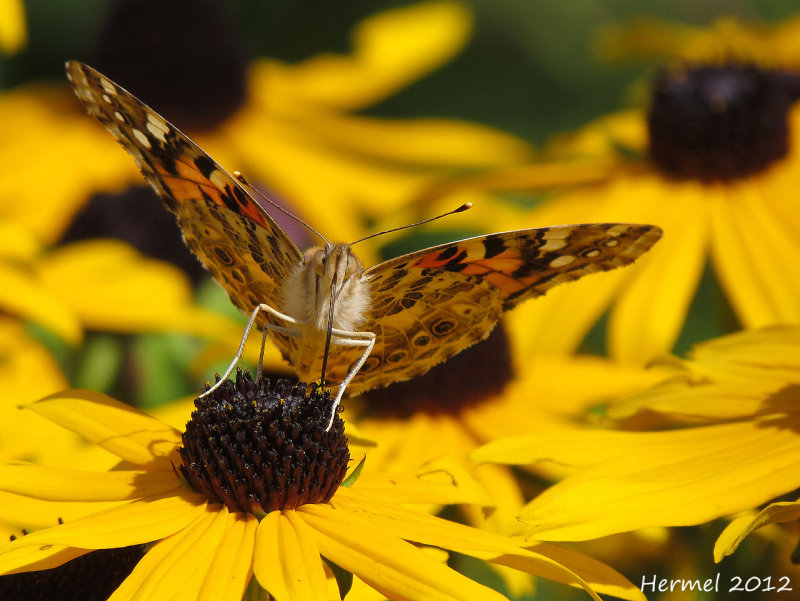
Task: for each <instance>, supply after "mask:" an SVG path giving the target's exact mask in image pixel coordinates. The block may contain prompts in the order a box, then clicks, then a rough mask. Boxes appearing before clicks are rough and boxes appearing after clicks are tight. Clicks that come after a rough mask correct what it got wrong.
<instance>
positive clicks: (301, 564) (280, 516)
mask: <svg viewBox="0 0 800 601" xmlns="http://www.w3.org/2000/svg"><path fill="white" fill-rule="evenodd" d="M294 514H295V512H294V511H292V510H286V511H283V512H281V511H273V512H271V513H269V514H267V515H266V516H265V517H264V519H262V520H261V524H259V526H258V531H257V533H256V545H255V550H254V560H253V569H254V571H255V574H256V578H258V582H259V583H260V584H261V586H262V587H264V588H265V589H267V590H268V591H269V594H270V595H271V596H272V597H274V598H275V600H276V601H327V600H328V593H327V585H326V580H325V571H324V569H323V567H322V559H321V558H320V556H319V551H318V550H317V545H316V542H315V539H314V536H313V534H312V533H311V531H310V530H309V528H308V526H306V524H305V523H303V522H302V520H300V519H298V518H297V516H296V515H294Z"/></svg>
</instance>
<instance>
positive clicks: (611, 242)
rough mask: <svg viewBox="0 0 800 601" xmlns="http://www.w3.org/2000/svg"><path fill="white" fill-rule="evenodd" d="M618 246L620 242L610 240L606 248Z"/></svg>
mask: <svg viewBox="0 0 800 601" xmlns="http://www.w3.org/2000/svg"><path fill="white" fill-rule="evenodd" d="M617 244H619V240H609V241H608V242H606V246H616V245H617Z"/></svg>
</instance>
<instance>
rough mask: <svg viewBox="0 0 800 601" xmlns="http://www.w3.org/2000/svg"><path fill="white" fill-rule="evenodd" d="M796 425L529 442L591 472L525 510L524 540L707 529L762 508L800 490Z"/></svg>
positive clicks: (788, 421)
mask: <svg viewBox="0 0 800 601" xmlns="http://www.w3.org/2000/svg"><path fill="white" fill-rule="evenodd" d="M796 421H797V418H796V417H794V416H787V417H779V418H772V419H759V420H752V421H747V422H741V423H732V424H724V425H718V426H707V427H699V428H688V429H683V430H674V431H666V432H647V433H629V432H591V433H585V434H589V436H584V435H583V433H580V432H563V433H561V436H560V437H559V436H557V434H556V433H553V434H552V435H551V436H549V437H547V438H549V441H548V440H545V439H543V438H542V437H541V436H539V435H535V436H532V437H531V438H530V440H529V443H532V444H535V443H536V442H537V440H536V439H537V438H538V439H539V440H538V443H542V444H539V445H538V446H539V451H538V453H539V455H540V457H541V458H549V459H551V460H555V461H564V462H575V463H580V462H582V463H583V464H584V465H587V466H588V467H586V468H585V469H582V470H580V471H579V472H577V473H575V474H574V475H572V476H570V477H568V478H566V479H564V480H562V481H561V482H559V483H558V484H556V485H554V486H552V487H550V488H549V489H547V490H546V491H545V492H543V493H542V494H541V495H539V496H538V497H536V498H535V499H533V501H531V502H530V503H529V504H528V505H527V506H526V508H525V509H524V510H523V511H522V512H521V514H520V520H522V521H523V522H524V523H525V525H524V526H522V528H521V529H522V530H523V531H524V533H525V536H526V539H527V540H585V539H588V538H597V537H600V536H605V535H608V534H612V533H615V532H624V531H628V530H634V529H638V528H647V527H651V526H687V525H693V524H700V523H703V522H707V521H709V520H712V519H714V518H717V517H721V516H724V515H730V514H733V513H736V512H739V511H743V510H745V509H748V508H750V507H754V506H757V505H759V504H761V503H764V502H766V501H768V500H769V499H772V498H774V497H776V496H779V495H781V494H784V493H786V492H788V491H790V490H793V489H795V488H796V487H798V486H800V479H798V461H797V457H800V440H798V438H797V435H796V431H797V424H796ZM556 438H560V440H556ZM530 449H531V447H529V450H530ZM592 451H595V454H596V457H595V459H594V460H593V459H592V458H591V457H590V454H591V452H592ZM529 458H530V456H529ZM586 499H591V501H592V502H591V503H587V502H586Z"/></svg>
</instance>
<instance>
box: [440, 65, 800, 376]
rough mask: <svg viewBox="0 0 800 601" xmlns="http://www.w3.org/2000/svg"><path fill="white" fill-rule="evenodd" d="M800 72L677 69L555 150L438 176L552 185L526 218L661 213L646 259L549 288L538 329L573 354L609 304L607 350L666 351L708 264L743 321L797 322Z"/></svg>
mask: <svg viewBox="0 0 800 601" xmlns="http://www.w3.org/2000/svg"><path fill="white" fill-rule="evenodd" d="M798 83H800V76H795V75H792V74H788V73H783V72H778V71H769V70H759V69H756V68H755V67H752V66H746V65H717V66H694V67H688V68H676V69H673V70H670V71H665V72H662V73H661V74H660V76H659V77H658V78H657V79H656V81H655V83H654V85H653V92H652V102H651V107H650V110H649V113H647V114H645V113H644V112H640V111H629V112H626V113H622V114H618V115H611V116H609V117H606V118H602V119H599V120H597V121H596V122H594V123H591V124H589V125H588V126H586V127H585V128H584V129H582V130H580V131H578V132H576V133H575V134H573V135H570V136H563V137H561V138H559V139H557V140H555V141H554V142H553V144H552V145H551V147H550V148H549V149H548V153H549V157H550V160H548V161H545V162H542V163H539V164H531V165H529V166H527V167H519V168H509V169H506V170H500V171H497V172H494V173H488V174H486V175H483V176H481V175H476V176H473V177H472V178H466V179H463V180H461V181H458V180H457V181H454V182H449V183H444V184H441V185H440V186H439V187H438V190H436V189H434V190H433V191H432V193H435V194H443V193H446V192H448V191H451V190H458V189H462V188H475V189H484V190H489V189H492V190H514V189H516V190H519V189H538V190H547V191H549V194H548V195H546V196H545V198H544V201H543V202H542V203H541V204H540V205H539V206H537V207H536V208H534V209H532V210H531V211H530V214H529V216H528V217H527V219H526V222H525V225H527V226H533V225H544V224H547V225H550V224H556V223H575V222H587V221H599V222H604V221H631V222H639V223H653V224H656V225H659V226H661V227H662V228H663V230H664V237H663V239H662V241H661V242H660V243H659V245H658V246H657V247H656V248H655V249H654V250H653V252H650V253H648V255H647V256H645V257H642V259H641V260H640V261H638V264H637V265H635V266H633V267H631V268H629V269H625V270H621V271H619V272H612V273H610V274H604V276H603V277H602V278H592V279H591V280H585V281H582V282H577V283H575V284H573V285H571V286H569V287H564V288H562V289H559V290H554V291H553V292H552V293H551V294H548V296H547V297H546V298H544V299H542V300H541V301H537V307H538V308H539V315H538V320H537V323H536V325H535V327H534V328H533V331H532V336H533V337H534V338H535V343H536V345H537V346H538V347H539V348H540V349H541V350H542V351H543V352H571V351H573V350H574V349H575V348H577V346H578V344H579V343H580V341H581V340H582V339H583V337H584V336H585V335H586V333H587V331H588V330H589V328H590V327H591V326H592V324H593V323H595V322H596V320H597V319H598V318H599V317H600V316H601V315H603V313H604V312H605V311H606V310H607V309H608V308H609V305H611V308H610V314H609V320H608V348H609V353H610V354H611V356H612V357H614V358H616V359H619V360H621V361H625V362H638V363H644V362H647V361H649V360H651V359H653V358H656V357H659V356H661V355H663V354H665V353H667V352H669V351H670V350H671V349H672V347H673V345H674V344H675V341H676V339H677V337H678V335H679V333H680V331H681V328H682V326H683V324H684V320H685V318H686V315H687V312H688V309H689V306H690V303H691V302H692V299H693V297H694V294H695V291H696V289H697V286H698V283H699V281H700V277H701V275H702V273H703V270H704V268H705V266H706V263H707V262H708V261H709V259H710V262H711V265H712V266H713V268H714V273H715V274H716V276H717V278H718V280H719V282H720V284H721V287H722V289H723V291H724V294H725V297H726V298H727V301H728V302H729V303H730V304H731V305H732V308H733V311H734V312H735V314H736V317H737V318H738V320H739V321H740V322H741V325H742V326H744V327H745V328H758V327H763V326H768V325H772V324H780V323H800V303H798V302H797V298H798V297H800V270H798V269H797V268H796V264H797V261H798V259H800V217H798V216H800V197H798V195H797V194H794V193H793V190H794V189H795V188H796V187H797V184H798V181H800V152H799V151H798V149H800V109H797V108H792V107H791V105H792V103H793V102H794V100H795V99H796V98H797V95H798V90H800V87H798Z"/></svg>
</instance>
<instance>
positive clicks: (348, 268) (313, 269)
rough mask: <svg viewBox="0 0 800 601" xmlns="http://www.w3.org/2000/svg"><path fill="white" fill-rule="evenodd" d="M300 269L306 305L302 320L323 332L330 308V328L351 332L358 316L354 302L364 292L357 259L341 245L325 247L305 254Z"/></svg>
mask: <svg viewBox="0 0 800 601" xmlns="http://www.w3.org/2000/svg"><path fill="white" fill-rule="evenodd" d="M304 267H305V269H304V271H305V273H306V274H307V275H306V278H307V280H306V282H307V283H306V285H305V290H306V293H305V294H306V301H307V303H308V304H307V305H306V306H307V312H306V314H305V316H304V317H305V320H308V321H311V322H312V323H315V325H316V327H317V328H319V329H326V328H327V324H328V317H329V314H330V313H331V304H333V310H332V311H333V326H334V327H336V328H341V329H352V328H353V326H354V325H355V323H356V322H357V321H358V320H359V319H358V318H357V317H356V314H359V315H360V313H361V307H360V304H361V303H360V301H359V300H358V299H360V298H361V296H363V293H364V290H365V285H364V283H363V282H362V280H361V274H362V273H363V271H364V266H363V265H362V263H361V261H360V260H359V259H358V257H356V256H355V254H354V253H353V251H352V250H351V249H350V248H349V247H348V246H347V245H345V244H328V245H325V246H319V247H316V248H311V249H309V250H307V251H306V253H305V259H304ZM331 301H333V303H331ZM354 303H355V305H357V306H356V307H354V306H353V305H354ZM354 320H355V321H354Z"/></svg>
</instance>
